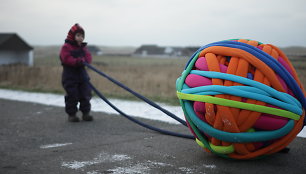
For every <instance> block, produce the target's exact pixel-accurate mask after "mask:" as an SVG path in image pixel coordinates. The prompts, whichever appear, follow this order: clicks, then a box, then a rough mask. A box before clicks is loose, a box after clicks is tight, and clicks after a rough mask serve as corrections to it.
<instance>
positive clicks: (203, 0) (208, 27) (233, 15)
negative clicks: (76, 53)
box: [0, 0, 306, 47]
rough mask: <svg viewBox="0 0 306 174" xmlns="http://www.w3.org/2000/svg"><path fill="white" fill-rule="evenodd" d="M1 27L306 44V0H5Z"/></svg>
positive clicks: (43, 34)
mask: <svg viewBox="0 0 306 174" xmlns="http://www.w3.org/2000/svg"><path fill="white" fill-rule="evenodd" d="M0 3H1V5H0V32H16V33H18V34H19V35H20V36H21V37H22V38H23V39H24V40H25V41H26V42H28V43H29V44H32V45H60V44H62V43H63V41H64V39H65V38H66V35H67V32H68V30H69V29H70V27H71V26H72V25H73V24H74V23H79V24H80V25H81V26H83V28H84V29H85V32H86V38H85V41H87V42H88V43H89V44H97V45H109V46H139V45H141V44H158V45H163V46H199V45H200V46H201V45H206V44H208V43H211V42H215V41H220V40H225V39H232V38H247V39H254V40H258V41H261V42H263V43H271V44H274V45H276V46H281V47H283V46H296V45H298V46H306V0H0Z"/></svg>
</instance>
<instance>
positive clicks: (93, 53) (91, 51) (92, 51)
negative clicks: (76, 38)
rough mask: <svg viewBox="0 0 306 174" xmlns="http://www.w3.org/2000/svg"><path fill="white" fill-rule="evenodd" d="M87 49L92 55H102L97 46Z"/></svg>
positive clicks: (90, 46)
mask: <svg viewBox="0 0 306 174" xmlns="http://www.w3.org/2000/svg"><path fill="white" fill-rule="evenodd" d="M87 48H88V50H89V52H90V53H91V54H92V55H98V56H99V55H102V51H101V50H100V48H98V47H97V46H94V45H88V46H87Z"/></svg>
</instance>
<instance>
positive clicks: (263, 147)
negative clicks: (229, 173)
mask: <svg viewBox="0 0 306 174" xmlns="http://www.w3.org/2000/svg"><path fill="white" fill-rule="evenodd" d="M176 88H177V96H178V98H179V99H180V103H181V106H182V108H183V111H184V114H185V118H186V122H187V124H188V126H189V128H190V130H191V132H192V133H193V134H194V136H195V137H196V142H197V143H198V144H199V145H200V146H201V147H203V148H204V149H205V150H206V151H209V152H213V153H215V154H217V155H219V156H222V157H226V158H233V159H251V158H256V157H261V156H266V155H269V154H272V153H275V152H278V151H281V150H282V149H284V148H286V146H287V145H288V144H289V143H290V142H291V141H292V140H293V139H294V138H295V137H296V135H297V134H298V133H299V132H300V131H301V130H302V128H303V126H304V125H305V120H304V117H305V105H306V102H305V91H304V89H303V86H302V84H301V82H300V80H299V78H298V76H297V73H296V71H295V69H294V67H293V66H292V64H291V63H290V61H289V59H288V58H287V56H286V55H285V54H284V53H283V52H282V51H281V50H280V49H279V48H277V47H276V46H273V45H271V44H263V43H260V42H257V41H253V40H245V39H233V40H226V41H220V42H215V43H211V44H208V45H206V46H203V47H201V48H200V49H199V50H198V51H196V52H195V53H194V54H193V55H192V56H191V58H190V60H189V61H188V63H187V65H186V67H185V70H184V71H183V73H182V75H181V77H179V78H178V80H177V82H176Z"/></svg>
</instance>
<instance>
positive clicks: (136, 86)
mask: <svg viewBox="0 0 306 174" xmlns="http://www.w3.org/2000/svg"><path fill="white" fill-rule="evenodd" d="M94 60H95V62H94V64H93V65H94V66H95V67H96V68H98V69H100V70H102V71H103V72H105V73H106V74H108V75H110V76H112V77H113V78H115V79H117V80H118V81H120V82H121V83H123V84H125V85H126V86H128V87H130V88H131V89H133V90H134V91H136V92H138V93H140V94H142V95H144V96H146V97H148V98H150V99H152V100H154V101H163V102H167V103H171V104H178V100H177V97H176V90H175V81H176V79H177V78H178V77H179V76H180V75H181V72H182V71H183V69H184V66H185V63H186V61H187V58H186V59H156V58H155V59H143V58H131V57H105V56H104V57H103V56H100V57H95V58H94ZM35 63H36V65H35V66H34V67H27V66H24V65H9V66H1V67H0V87H6V88H14V89H23V90H30V91H33V90H34V91H45V92H60V93H63V92H64V90H63V88H62V86H61V73H62V67H61V65H60V63H59V60H58V58H57V57H55V56H54V57H50V58H45V59H42V58H41V59H37V60H36V62H35ZM293 64H294V66H295V67H296V70H297V72H298V75H299V77H300V80H301V82H302V83H303V85H304V86H306V62H305V61H304V60H298V61H293ZM88 72H89V75H90V77H91V81H92V83H93V84H94V85H95V86H96V87H97V88H98V89H99V90H101V92H103V93H104V94H106V95H107V96H109V97H117V98H128V99H132V98H134V97H132V96H131V95H130V94H129V93H127V92H126V91H124V90H122V89H121V88H119V87H117V86H116V85H114V84H112V83H111V82H109V81H108V80H106V79H105V78H103V77H101V76H99V75H98V74H96V73H95V72H93V71H91V70H89V71H88Z"/></svg>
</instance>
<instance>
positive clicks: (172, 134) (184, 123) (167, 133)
mask: <svg viewBox="0 0 306 174" xmlns="http://www.w3.org/2000/svg"><path fill="white" fill-rule="evenodd" d="M84 65H85V66H87V67H88V68H90V69H92V70H93V71H95V72H97V73H98V74H100V75H102V76H103V77H105V78H107V79H108V80H110V81H111V82H113V83H115V84H116V85H118V86H120V87H121V88H123V89H125V90H127V91H128V92H130V93H132V94H133V95H135V96H136V97H138V98H140V99H142V100H143V101H145V102H146V103H148V104H149V105H151V106H153V107H155V108H157V109H159V110H161V111H162V112H163V113H165V114H167V115H168V116H170V117H171V118H173V119H175V120H177V121H178V122H180V123H181V124H183V125H184V126H187V124H186V122H185V121H184V120H182V119H181V118H179V117H177V116H176V115H174V114H173V113H171V112H169V111H167V110H166V109H164V108H162V107H160V106H159V105H157V104H156V103H154V102H152V101H150V100H149V99H147V98H145V97H144V96H142V95H140V94H138V93H136V92H135V91H133V90H131V89H130V88H128V87H126V86H125V85H123V84H122V83H120V82H118V81H117V80H115V79H113V78H112V77H110V76H108V75H107V74H105V73H103V72H102V71H99V70H98V69H96V68H95V67H93V66H92V65H90V64H88V63H86V62H85V63H84ZM87 83H88V84H89V86H90V87H91V88H92V89H93V91H94V92H95V93H96V94H97V95H98V96H99V97H100V98H101V99H102V100H103V101H105V102H106V103H107V104H108V105H109V106H110V107H112V108H113V109H114V110H116V111H117V112H118V113H119V114H121V115H122V116H124V117H125V118H127V119H129V120H130V121H132V122H134V123H136V124H138V125H140V126H142V127H145V128H148V129H150V130H154V131H157V132H160V133H162V134H166V135H171V136H176V137H182V138H187V139H195V138H194V136H192V135H185V134H180V133H175V132H171V131H167V130H163V129H160V128H156V127H154V126H151V125H148V124H145V123H143V122H141V121H139V120H136V119H135V118H133V117H131V116H129V115H127V114H126V113H124V112H123V111H121V110H120V109H119V108H117V107H116V106H115V105H113V104H112V103H111V102H110V101H109V100H108V99H107V98H106V97H105V96H104V95H103V94H102V93H101V92H100V91H98V90H97V89H96V88H95V87H94V86H93V85H92V83H91V82H90V81H89V80H88V81H87Z"/></svg>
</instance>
